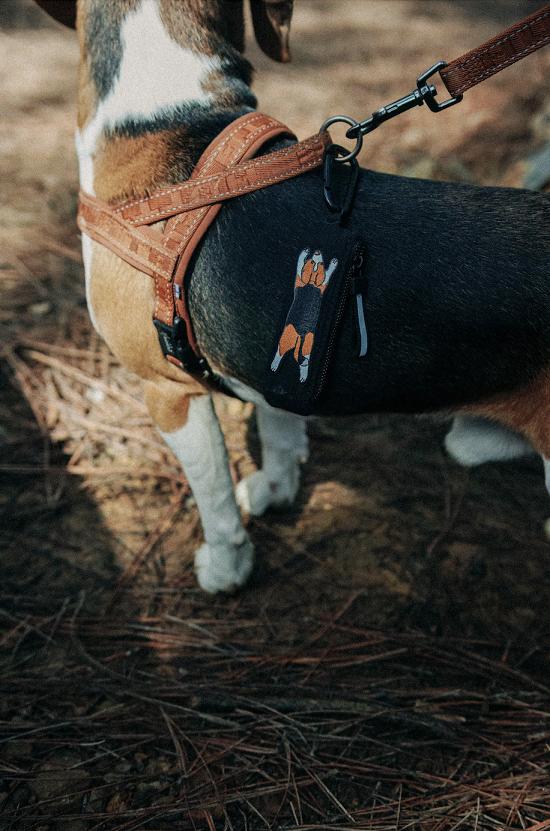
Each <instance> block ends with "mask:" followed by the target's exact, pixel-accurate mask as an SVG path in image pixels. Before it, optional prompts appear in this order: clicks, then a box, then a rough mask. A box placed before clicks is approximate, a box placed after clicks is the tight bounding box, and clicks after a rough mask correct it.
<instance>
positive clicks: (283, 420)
mask: <svg viewBox="0 0 550 831" xmlns="http://www.w3.org/2000/svg"><path fill="white" fill-rule="evenodd" d="M256 419H257V423H258V432H259V434H260V441H261V445H262V467H261V469H260V470H258V471H256V473H253V474H252V475H251V476H248V477H247V478H246V479H243V480H242V481H241V482H239V484H238V486H237V501H238V503H239V505H240V506H241V508H242V509H243V510H244V511H246V512H247V513H250V514H252V515H253V516H261V514H263V513H264V512H265V511H266V510H267V509H268V508H270V507H275V508H281V507H283V506H285V505H290V504H292V503H293V502H294V500H295V498H296V494H297V492H298V487H299V485H300V464H301V463H303V462H305V461H306V460H307V457H308V441H307V425H306V420H305V418H302V417H301V416H297V415H294V414H293V413H286V412H284V410H278V409H275V408H274V407H270V406H269V404H267V403H265V402H263V403H257V406H256Z"/></svg>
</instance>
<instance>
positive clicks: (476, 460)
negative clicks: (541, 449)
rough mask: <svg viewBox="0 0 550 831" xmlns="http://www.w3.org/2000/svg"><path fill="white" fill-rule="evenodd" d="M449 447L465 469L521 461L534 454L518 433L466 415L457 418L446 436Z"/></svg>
mask: <svg viewBox="0 0 550 831" xmlns="http://www.w3.org/2000/svg"><path fill="white" fill-rule="evenodd" d="M445 448H446V449H447V452H448V453H449V455H450V456H452V458H453V459H454V460H455V461H456V462H458V464H459V465H463V466H464V467H473V466H474V465H481V464H484V462H497V461H506V460H509V459H517V458H519V457H521V456H525V455H528V454H529V453H532V452H533V451H532V448H531V446H530V445H529V444H528V443H527V442H526V441H525V439H523V438H522V437H521V436H519V435H518V434H517V433H513V432H512V431H511V430H507V429H506V428H504V427H501V426H499V425H498V424H493V423H491V422H489V421H485V420H484V419H481V418H471V417H462V416H457V417H456V418H455V420H454V422H453V426H452V428H451V430H450V431H449V432H448V433H447V435H446V436H445Z"/></svg>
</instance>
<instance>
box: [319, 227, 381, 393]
mask: <svg viewBox="0 0 550 831" xmlns="http://www.w3.org/2000/svg"><path fill="white" fill-rule="evenodd" d="M367 251H368V249H367V246H366V243H364V242H363V241H362V240H357V241H356V242H355V245H354V246H353V253H352V256H351V260H350V264H349V267H348V270H347V272H346V276H345V277H344V280H343V288H342V290H341V292H340V299H339V301H338V308H337V310H336V315H335V318H334V321H333V324H332V327H331V331H330V339H329V342H328V345H327V348H326V351H325V358H324V361H323V368H322V370H321V375H320V377H319V381H318V382H317V386H316V389H315V393H314V394H313V396H312V400H313V401H314V400H315V399H317V398H318V397H319V395H320V394H321V390H322V389H323V387H324V384H325V379H326V376H327V373H328V369H329V366H330V360H331V358H332V351H333V349H334V342H335V340H336V335H337V333H338V329H339V328H340V322H341V320H342V315H343V314H344V309H345V307H346V300H347V298H348V297H349V296H350V295H352V296H353V297H354V298H355V320H356V324H357V331H358V335H359V357H360V358H363V357H364V356H365V355H366V354H367V327H366V323H365V312H364V302H363V293H364V291H365V290H366V278H365V275H364V269H365V263H366V260H367Z"/></svg>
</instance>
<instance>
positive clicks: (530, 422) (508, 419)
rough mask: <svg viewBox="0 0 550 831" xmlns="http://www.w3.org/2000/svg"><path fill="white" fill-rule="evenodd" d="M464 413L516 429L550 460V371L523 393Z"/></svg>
mask: <svg viewBox="0 0 550 831" xmlns="http://www.w3.org/2000/svg"><path fill="white" fill-rule="evenodd" d="M460 412H461V413H466V414H470V415H478V416H482V417H484V418H488V419H491V420H493V421H498V422H500V423H501V424H504V425H505V426H506V427H510V428H511V429H512V430H516V432H518V433H521V434H522V435H523V436H525V438H526V439H528V441H530V442H531V444H532V445H533V447H534V448H535V450H536V451H537V452H538V453H541V454H542V455H543V456H545V457H546V458H550V369H547V370H545V371H544V372H542V373H540V374H539V375H538V376H537V378H535V379H534V380H533V381H531V382H530V383H529V384H527V385H526V386H525V387H522V388H521V389H519V390H514V391H513V392H510V393H506V394H504V395H500V396H498V397H497V398H494V399H492V400H490V401H485V402H482V403H480V404H473V405H471V406H468V407H464V408H461V410H460Z"/></svg>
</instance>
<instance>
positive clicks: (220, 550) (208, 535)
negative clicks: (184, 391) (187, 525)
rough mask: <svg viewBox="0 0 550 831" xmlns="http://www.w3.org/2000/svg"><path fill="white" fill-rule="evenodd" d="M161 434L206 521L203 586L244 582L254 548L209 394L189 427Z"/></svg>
mask: <svg viewBox="0 0 550 831" xmlns="http://www.w3.org/2000/svg"><path fill="white" fill-rule="evenodd" d="M162 436H163V438H164V440H165V441H166V443H167V445H168V447H169V448H170V449H171V450H172V452H173V453H174V454H175V455H176V456H177V458H178V460H179V461H180V463H181V465H182V467H183V469H184V471H185V475H186V476H187V479H188V481H189V484H190V486H191V490H192V491H193V495H194V497H195V500H196V502H197V506H198V509H199V513H200V517H201V520H202V527H203V529H204V538H205V543H204V545H202V546H201V547H200V548H199V549H198V551H197V553H196V555H195V571H196V574H197V580H198V582H199V585H200V586H201V588H202V589H204V590H205V591H207V592H210V593H215V592H219V591H228V590H230V589H233V588H236V587H237V586H242V585H243V583H245V582H246V580H247V579H248V577H249V575H250V572H251V571H252V564H253V561H254V549H253V546H252V543H251V542H250V539H249V537H248V534H247V533H246V531H245V529H244V528H243V525H242V521H241V515H240V512H239V509H238V507H237V503H236V501H235V494H234V491H233V483H232V481H231V476H230V473H229V464H228V459H227V451H226V447H225V442H224V438H223V435H222V431H221V429H220V425H219V422H218V418H217V416H216V413H215V411H214V407H213V405H212V399H211V398H210V396H209V395H201V396H200V397H197V398H192V399H191V403H190V406H189V415H188V419H187V423H186V424H185V426H184V427H182V428H180V429H179V430H176V431H175V432H174V433H162Z"/></svg>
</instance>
